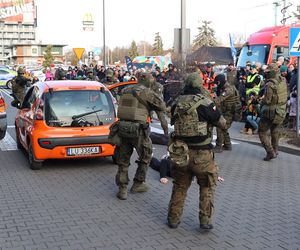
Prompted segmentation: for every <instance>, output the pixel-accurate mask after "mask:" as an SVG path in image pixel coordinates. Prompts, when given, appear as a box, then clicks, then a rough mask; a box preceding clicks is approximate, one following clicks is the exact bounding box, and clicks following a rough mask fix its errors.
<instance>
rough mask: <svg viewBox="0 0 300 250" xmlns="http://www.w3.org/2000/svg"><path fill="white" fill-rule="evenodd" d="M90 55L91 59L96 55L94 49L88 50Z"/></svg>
mask: <svg viewBox="0 0 300 250" xmlns="http://www.w3.org/2000/svg"><path fill="white" fill-rule="evenodd" d="M88 57H89V58H90V59H92V58H93V57H94V52H93V51H89V52H88Z"/></svg>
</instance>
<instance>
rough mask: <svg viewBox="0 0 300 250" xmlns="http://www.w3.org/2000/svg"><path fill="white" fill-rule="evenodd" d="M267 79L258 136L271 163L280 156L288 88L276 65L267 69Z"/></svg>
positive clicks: (266, 158) (271, 65)
mask: <svg viewBox="0 0 300 250" xmlns="http://www.w3.org/2000/svg"><path fill="white" fill-rule="evenodd" d="M265 78H266V84H265V86H264V94H263V96H262V98H261V101H260V104H261V106H262V107H261V120H260V122H259V125H258V135H259V139H260V141H261V144H262V145H263V147H264V149H265V150H266V152H267V155H266V157H265V158H264V160H265V161H270V160H271V159H273V158H276V156H277V155H278V141H279V130H280V125H281V124H282V123H283V121H284V118H285V115H286V103H287V86H286V83H285V81H284V79H283V78H282V77H281V76H279V70H278V66H277V64H276V63H272V64H270V65H269V66H268V67H267V68H266V70H265ZM269 130H270V131H271V136H270V135H269V133H268V131H269Z"/></svg>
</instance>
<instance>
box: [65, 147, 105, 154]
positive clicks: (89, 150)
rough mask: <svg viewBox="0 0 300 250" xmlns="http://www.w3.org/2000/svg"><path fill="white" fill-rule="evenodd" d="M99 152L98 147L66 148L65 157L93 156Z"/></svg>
mask: <svg viewBox="0 0 300 250" xmlns="http://www.w3.org/2000/svg"><path fill="white" fill-rule="evenodd" d="M99 152H100V148H99V147H81V148H67V156H76V155H93V154H98V153H99Z"/></svg>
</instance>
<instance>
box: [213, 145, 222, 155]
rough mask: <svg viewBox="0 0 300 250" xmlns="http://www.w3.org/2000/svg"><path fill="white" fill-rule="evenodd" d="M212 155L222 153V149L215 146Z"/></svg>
mask: <svg viewBox="0 0 300 250" xmlns="http://www.w3.org/2000/svg"><path fill="white" fill-rule="evenodd" d="M213 151H214V153H222V152H223V147H222V146H219V145H216V146H215V147H214V149H213Z"/></svg>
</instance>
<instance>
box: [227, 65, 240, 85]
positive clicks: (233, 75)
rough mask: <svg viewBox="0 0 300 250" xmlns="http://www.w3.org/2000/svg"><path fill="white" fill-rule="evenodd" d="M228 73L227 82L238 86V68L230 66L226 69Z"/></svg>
mask: <svg viewBox="0 0 300 250" xmlns="http://www.w3.org/2000/svg"><path fill="white" fill-rule="evenodd" d="M226 75H227V82H228V83H229V84H230V85H233V86H235V87H237V86H238V78H237V71H236V69H234V68H233V69H231V68H229V67H228V69H227V71H226Z"/></svg>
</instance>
